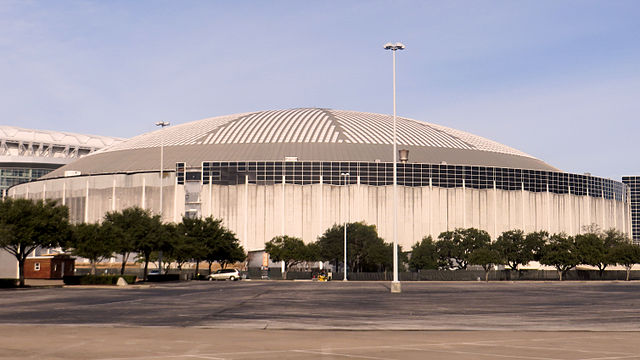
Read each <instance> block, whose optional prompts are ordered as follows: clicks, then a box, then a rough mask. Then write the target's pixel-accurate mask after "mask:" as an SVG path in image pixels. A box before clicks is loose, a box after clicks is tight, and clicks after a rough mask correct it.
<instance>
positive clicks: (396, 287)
mask: <svg viewBox="0 0 640 360" xmlns="http://www.w3.org/2000/svg"><path fill="white" fill-rule="evenodd" d="M401 292H402V285H400V281H392V282H391V293H401Z"/></svg>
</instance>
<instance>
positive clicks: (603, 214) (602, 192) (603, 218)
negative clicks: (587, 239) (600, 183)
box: [600, 189, 607, 230]
mask: <svg viewBox="0 0 640 360" xmlns="http://www.w3.org/2000/svg"><path fill="white" fill-rule="evenodd" d="M600 196H601V198H602V199H601V200H602V230H606V229H607V217H606V211H605V202H604V189H602V190H601V194H600Z"/></svg>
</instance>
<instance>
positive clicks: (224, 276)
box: [209, 269, 242, 281]
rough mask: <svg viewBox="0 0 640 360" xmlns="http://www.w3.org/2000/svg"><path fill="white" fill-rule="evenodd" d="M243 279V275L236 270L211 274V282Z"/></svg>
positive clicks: (223, 270)
mask: <svg viewBox="0 0 640 360" xmlns="http://www.w3.org/2000/svg"><path fill="white" fill-rule="evenodd" d="M240 279H242V275H241V274H240V272H239V271H238V270H236V269H220V270H217V271H216V272H214V273H213V274H209V281H212V280H232V281H236V280H240Z"/></svg>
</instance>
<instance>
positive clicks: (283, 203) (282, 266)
mask: <svg viewBox="0 0 640 360" xmlns="http://www.w3.org/2000/svg"><path fill="white" fill-rule="evenodd" d="M285 180H286V175H282V214H280V215H281V217H282V222H281V234H282V236H284V215H285V211H284V206H285V202H284V191H285ZM280 271H281V272H282V273H284V271H285V263H284V261H282V262H281V263H280Z"/></svg>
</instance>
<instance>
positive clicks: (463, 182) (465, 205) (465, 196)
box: [462, 178, 467, 228]
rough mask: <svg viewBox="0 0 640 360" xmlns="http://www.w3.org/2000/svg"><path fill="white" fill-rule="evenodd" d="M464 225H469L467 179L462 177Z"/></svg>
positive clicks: (464, 226)
mask: <svg viewBox="0 0 640 360" xmlns="http://www.w3.org/2000/svg"><path fill="white" fill-rule="evenodd" d="M462 227H463V228H466V227H467V186H466V182H465V179H464V178H463V179H462Z"/></svg>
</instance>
